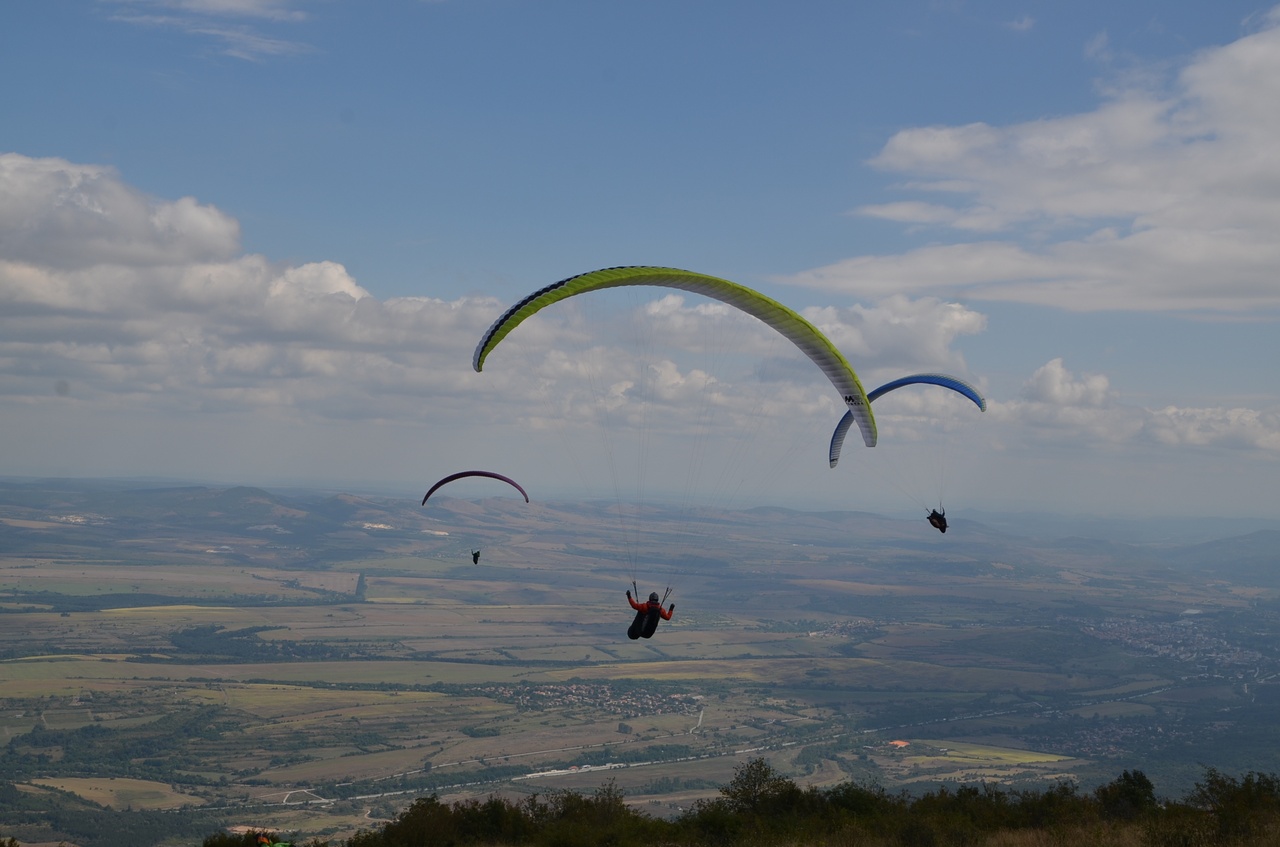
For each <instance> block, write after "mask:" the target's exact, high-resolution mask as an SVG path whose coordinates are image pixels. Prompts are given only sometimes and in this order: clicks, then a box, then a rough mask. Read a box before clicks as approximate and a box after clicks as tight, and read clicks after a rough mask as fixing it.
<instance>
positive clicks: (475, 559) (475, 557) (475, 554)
mask: <svg viewBox="0 0 1280 847" xmlns="http://www.w3.org/2000/svg"><path fill="white" fill-rule="evenodd" d="M471 564H473V565H478V564H480V551H479V550H472V551H471Z"/></svg>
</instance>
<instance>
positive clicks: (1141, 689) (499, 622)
mask: <svg viewBox="0 0 1280 847" xmlns="http://www.w3.org/2000/svg"><path fill="white" fill-rule="evenodd" d="M0 494H3V496H0V541H2V542H3V544H2V545H0V773H3V774H4V775H5V776H4V777H3V779H4V780H5V781H6V782H5V783H4V784H7V785H11V786H13V788H14V790H15V792H16V793H13V794H11V795H6V796H11V797H14V798H17V799H16V800H15V801H14V802H10V803H6V804H4V805H3V806H0V835H4V834H7V833H8V832H9V831H13V832H15V833H21V836H20V837H22V838H23V839H24V840H57V839H58V838H64V837H68V836H69V835H74V833H68V832H66V831H54V830H52V829H50V828H49V827H48V826H45V829H44V830H41V826H42V824H40V823H39V821H40V820H42V818H41V816H40V814H37V812H39V810H41V809H46V810H47V809H49V808H59V809H73V808H74V809H76V810H79V811H85V812H86V813H89V812H92V813H95V814H106V813H107V812H108V810H110V811H132V812H136V813H139V814H141V813H146V812H156V813H160V812H163V813H164V814H166V815H172V816H177V817H176V818H172V819H178V818H181V817H182V816H187V817H189V818H190V819H191V820H192V821H193V822H198V823H199V825H204V826H208V827H211V828H216V827H218V826H224V825H234V824H239V825H251V826H259V827H270V828H273V829H277V830H280V831H283V832H288V833H297V834H298V835H299V836H300V837H302V838H309V837H312V836H320V837H333V836H341V835H348V834H351V833H353V832H355V831H356V830H358V829H359V828H361V827H369V826H372V825H374V824H375V823H376V822H377V821H380V820H385V819H387V818H390V817H392V816H394V815H395V814H396V813H397V812H398V811H399V810H400V809H403V808H404V807H405V806H407V805H408V804H409V803H410V802H412V801H413V799H415V798H416V797H419V796H423V795H426V794H432V793H435V794H438V795H439V796H440V797H441V798H442V799H450V800H453V799H460V798H465V797H484V796H487V795H490V794H501V795H504V796H522V795H525V794H529V793H534V792H537V793H546V792H549V791H557V790H581V791H588V792H589V791H591V790H594V789H595V788H597V787H599V786H600V785H602V784H603V783H604V782H605V781H606V780H609V781H612V782H613V783H614V784H615V785H617V786H618V787H619V788H621V789H622V790H623V791H624V792H625V793H626V795H627V797H628V800H629V802H632V803H635V804H637V805H638V806H640V807H641V808H644V809H645V810H646V811H647V812H649V813H650V814H655V815H673V814H678V813H679V811H680V810H681V809H686V808H689V807H690V806H691V805H692V804H693V803H696V802H697V801H698V800H699V799H705V798H710V797H714V796H717V793H718V788H719V786H721V785H723V784H725V783H726V782H728V780H729V779H731V778H732V776H733V772H734V768H735V767H738V766H740V765H741V764H743V763H744V762H746V761H748V760H750V759H751V758H754V757H763V758H766V759H767V760H768V761H769V762H770V763H771V764H772V765H773V766H774V767H775V768H777V769H779V770H780V771H781V772H783V773H785V774H787V775H788V776H790V777H791V778H793V779H795V780H796V781H797V782H798V783H799V784H801V785H817V786H825V785H834V784H837V783H839V782H842V781H846V780H861V781H867V782H877V783H879V784H882V785H885V786H886V787H890V788H893V789H895V790H898V789H900V790H915V789H917V788H920V787H922V786H923V787H927V786H933V785H937V784H939V783H946V782H980V781H981V782H991V783H1001V784H1006V785H1015V786H1016V785H1028V784H1042V783H1046V782H1050V783H1051V782H1053V781H1058V780H1069V781H1074V782H1077V783H1079V784H1081V785H1084V786H1086V787H1087V786H1091V785H1095V784H1100V783H1102V782H1105V781H1109V780H1111V779H1113V778H1114V777H1115V776H1116V775H1117V774H1118V773H1119V772H1120V771H1121V770H1125V769H1133V768H1141V769H1143V770H1144V771H1145V772H1146V773H1147V774H1149V775H1150V776H1151V777H1152V779H1153V781H1154V782H1155V783H1156V785H1157V789H1158V790H1160V791H1162V792H1163V793H1165V794H1167V795H1170V796H1174V795H1181V794H1183V793H1185V792H1186V790H1187V789H1188V788H1189V787H1190V785H1191V784H1192V782H1193V781H1194V779H1195V778H1197V777H1198V776H1199V773H1200V772H1199V770H1198V768H1200V767H1202V766H1203V765H1205V764H1208V765H1213V766H1215V767H1219V768H1222V769H1225V770H1231V769H1245V768H1252V769H1257V770H1271V769H1274V766H1273V765H1268V764H1266V763H1265V759H1264V753H1265V751H1266V750H1267V749H1275V748H1274V746H1271V747H1270V748H1268V747H1267V745H1268V744H1273V743H1274V741H1275V740H1276V739H1274V738H1273V736H1274V734H1275V732H1276V731H1275V730H1274V729H1272V728H1271V724H1272V723H1273V721H1271V720H1270V718H1269V716H1270V715H1271V714H1272V713H1273V712H1272V710H1273V708H1274V706H1275V705H1276V702H1277V699H1280V698H1277V697H1276V696H1275V694H1276V692H1277V691H1278V690H1280V687H1278V686H1277V685H1276V683H1277V681H1280V654H1278V653H1277V642H1276V639H1275V638H1274V637H1273V636H1274V634H1275V633H1276V632H1277V630H1278V629H1280V587H1278V586H1277V585H1276V584H1275V582H1274V581H1273V580H1269V579H1268V578H1267V577H1266V571H1265V569H1263V568H1260V567H1259V566H1258V560H1259V557H1263V559H1264V560H1265V556H1266V555H1267V552H1266V551H1268V550H1271V549H1275V548H1274V547H1270V546H1268V544H1269V543H1270V540H1271V539H1270V538H1269V537H1268V538H1265V539H1262V540H1261V541H1259V542H1258V543H1257V544H1256V545H1255V546H1249V545H1247V544H1241V545H1237V546H1238V549H1239V551H1240V552H1238V553H1237V554H1236V556H1237V565H1236V566H1235V567H1234V569H1233V566H1232V562H1230V561H1225V560H1224V559H1223V557H1222V556H1221V555H1220V554H1221V550H1220V549H1219V550H1217V551H1216V552H1211V551H1205V552H1204V554H1203V555H1204V556H1205V557H1206V558H1205V559H1204V560H1203V561H1201V560H1196V559H1195V551H1194V550H1192V549H1191V548H1178V549H1173V548H1166V549H1161V548H1154V547H1144V546H1139V545H1121V544H1107V545H1101V546H1100V545H1074V546H1073V545H1072V544H1062V543H1045V542H1033V541H1031V540H1029V539H1025V538H1020V537H1016V536H1010V535H1007V534H1003V533H1001V532H997V531H995V530H992V529H990V528H988V527H984V526H982V525H980V524H966V523H964V522H963V521H959V520H958V521H956V522H955V523H954V524H953V529H952V531H951V532H949V533H948V535H947V536H945V538H943V537H942V536H939V535H937V534H936V533H931V534H928V535H926V534H925V532H927V530H928V528H927V527H923V528H922V526H916V525H915V523H914V522H904V521H895V520H890V519H887V518H879V517H876V516H870V515H864V514H857V513H824V514H822V515H813V514H804V513H794V512H786V511H783V510H751V511H749V512H741V513H733V512H726V513H722V514H717V515H715V525H716V526H717V527H718V528H719V529H718V530H717V531H718V532H719V533H720V537H721V539H722V540H721V541H718V542H716V543H714V544H712V543H709V542H707V541H706V540H705V536H704V537H703V540H702V541H700V545H699V547H698V551H697V555H696V556H695V555H690V554H689V552H688V545H687V532H686V531H685V530H684V529H683V528H682V524H681V519H680V517H679V516H678V515H676V514H675V513H673V512H670V511H665V510H663V509H661V508H659V507H654V508H652V509H651V510H649V513H648V514H647V515H646V518H645V521H646V522H645V526H646V528H647V531H646V534H645V536H644V539H643V542H642V545H641V546H642V547H643V548H644V549H645V551H646V556H648V558H649V559H651V560H652V561H653V562H655V563H657V564H655V566H654V575H652V576H649V577H648V578H649V579H650V581H651V582H652V583H653V584H650V585H645V584H643V580H642V581H641V584H639V585H638V586H637V587H638V589H639V591H641V592H642V593H647V592H648V591H649V590H653V589H654V588H657V589H659V590H661V589H662V588H664V587H665V586H666V585H667V584H670V585H671V586H672V588H673V589H674V593H673V594H672V599H673V600H674V601H675V602H676V603H677V610H676V615H675V618H674V619H673V620H672V621H671V622H669V623H663V624H662V625H661V626H660V627H659V630H658V633H657V634H656V635H655V637H654V638H652V639H648V640H643V639H642V640H639V641H630V640H629V639H627V638H626V635H625V630H626V627H627V625H628V624H629V623H630V618H631V615H632V612H631V610H630V609H629V608H628V607H627V605H626V602H625V598H624V596H623V591H624V590H625V589H627V588H630V587H631V576H632V574H631V573H630V572H629V570H628V567H627V566H626V565H624V564H620V563H619V562H617V561H611V560H610V559H611V554H610V550H611V549H612V548H611V545H615V544H616V540H615V539H614V538H613V537H612V536H611V530H610V523H609V521H608V520H606V519H602V515H606V513H607V511H608V509H607V507H606V506H602V505H600V504H591V503H567V504H546V505H543V504H538V505H530V506H526V504H524V503H523V502H521V503H519V504H518V507H517V505H516V504H515V503H513V501H511V500H510V499H495V500H486V501H476V502H472V501H453V500H449V499H447V498H444V499H442V501H441V503H440V504H439V505H438V506H437V507H436V508H435V509H433V513H432V514H431V515H429V516H428V515H424V514H423V512H422V510H420V509H418V508H415V507H416V505H417V504H414V503H404V502H400V501H397V500H394V499H390V498H388V499H378V498H370V497H352V496H349V495H337V496H332V497H330V496H323V497H322V496H320V495H317V496H315V497H312V498H307V497H301V496H292V497H286V496H284V495H274V494H270V493H268V492H264V491H260V490H258V489H231V490H225V489H208V488H201V487H195V488H190V489H168V490H161V489H156V490H142V491H135V490H111V489H108V490H101V489H93V488H86V489H84V490H77V489H74V488H73V489H72V490H70V491H68V490H59V491H58V492H57V496H56V497H54V496H53V494H51V493H50V492H47V491H45V492H43V493H42V491H41V490H39V489H38V487H36V488H31V487H28V488H20V489H19V490H16V491H8V492H7V493H6V492H5V490H4V489H0ZM77 498H79V499H77ZM1082 548H1085V549H1082ZM473 549H481V550H482V551H483V555H482V558H481V561H480V563H479V564H475V565H473V564H472V563H471V561H470V551H471V550H473ZM1099 549H1101V550H1102V552H1099ZM1271 555H1274V554H1271ZM1209 557H1212V558H1209ZM658 575H660V577H661V578H660V579H659V577H658ZM638 576H642V577H643V576H645V575H638ZM1260 751H1262V752H1260ZM27 809H29V810H30V814H28V813H27V811H24V810H27ZM95 810H97V811H95ZM41 814H43V813H41ZM44 819H46V820H47V818H44ZM36 836H50V837H49V838H44V837H36ZM78 843H79V842H78ZM86 847H92V845H86Z"/></svg>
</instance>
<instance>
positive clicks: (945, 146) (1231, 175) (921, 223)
mask: <svg viewBox="0 0 1280 847" xmlns="http://www.w3.org/2000/svg"><path fill="white" fill-rule="evenodd" d="M1277 23H1280V15H1278V14H1277V13H1276V12H1273V13H1271V14H1270V15H1269V16H1268V17H1267V19H1266V26H1265V28H1263V29H1262V30H1260V31H1258V32H1256V33H1254V34H1251V35H1249V36H1246V37H1244V38H1242V39H1240V40H1238V41H1236V42H1234V43H1232V44H1229V45H1226V46H1224V47H1219V48H1214V49H1210V50H1205V51H1203V52H1201V53H1199V54H1197V55H1195V56H1194V57H1192V58H1191V60H1190V61H1189V62H1188V63H1187V65H1186V66H1185V67H1184V68H1183V70H1182V71H1181V73H1180V74H1178V76H1177V78H1176V80H1175V81H1174V83H1173V84H1172V85H1171V86H1169V87H1168V90H1166V91H1164V92H1157V91H1153V90H1152V88H1151V86H1150V83H1149V80H1146V79H1144V80H1142V81H1139V80H1138V78H1137V77H1136V76H1134V75H1128V76H1126V78H1125V82H1124V83H1123V84H1121V85H1117V86H1115V87H1114V88H1113V89H1112V90H1110V91H1109V92H1108V94H1107V100H1106V102H1104V103H1103V104H1102V105H1101V106H1099V108H1098V109H1096V110H1094V111H1093V112H1089V113H1084V114H1078V115H1066V116H1061V117H1053V118H1045V119H1043V120H1038V121H1032V122H1028V123H1024V124H1015V125H1011V126H1007V127H998V126H991V125H988V124H984V123H973V124H968V125H965V126H935V127H921V128H916V129H909V130H904V131H902V132H899V133H898V134H897V135H895V136H894V137H893V138H891V139H890V140H889V142H888V143H887V144H886V145H885V147H884V149H883V150H882V151H881V153H880V154H879V155H878V156H877V157H876V158H875V159H874V160H873V164H874V165H875V166H877V167H879V168H881V169H884V170H886V171H890V172H894V173H898V174H901V175H903V177H904V180H905V181H904V182H903V183H902V185H901V188H902V189H903V190H907V191H912V192H917V193H927V194H931V195H934V196H935V197H936V198H937V199H934V200H930V201H920V200H906V201H900V202H893V203H886V204H879V205H868V206H865V207H863V208H861V209H860V210H859V212H860V213H862V214H866V215H869V216H873V217H878V218H882V219H887V220H894V221H898V222H902V223H906V224H910V225H912V226H914V227H939V228H942V229H941V231H942V232H948V231H949V232H950V233H952V234H953V237H954V238H958V239H959V241H957V242H956V243H951V244H945V243H936V244H933V245H929V246H926V247H920V248H918V249H915V250H911V251H908V252H906V253H903V254H901V255H869V256H859V257H855V258H851V259H847V260H844V261H841V262H837V263H835V264H832V265H829V266H826V267H822V268H817V269H814V270H811V271H808V272H805V273H802V274H797V275H796V276H794V277H792V278H791V280H790V281H791V282H792V283H794V284H797V285H804V286H808V287H812V288H817V289H822V290H827V291H839V292H842V293H847V294H851V295H854V296H873V297H879V296H884V295H885V294H887V293H890V292H899V293H915V294H921V293H938V294H941V293H944V292H950V295H949V296H956V295H963V296H966V297H971V298H978V299H990V300H1006V301H1016V302H1025V303H1037V304H1042V305H1049V306H1055V307H1059V308H1065V309H1072V310H1103V309H1117V310H1141V311H1169V310H1197V311H1228V312H1230V311H1234V312H1242V311H1256V310H1270V311H1274V310H1276V309H1277V308H1280V284H1278V283H1277V281H1276V277H1275V273H1274V269H1275V268H1276V267H1277V266H1280V239H1277V238H1275V233H1276V232H1277V231H1280V145H1277V144H1276V143H1275V138H1276V137H1277V135H1278V134H1280V110H1277V109H1275V108H1274V106H1273V104H1274V103H1276V102H1280V26H1277ZM1098 50H1105V39H1104V40H1103V41H1102V42H1100V46H1099V45H1095V49H1094V52H1095V53H1097V52H1098ZM1001 235H1003V236H1004V237H1000V236H1001ZM975 236H979V237H980V240H974V238H975Z"/></svg>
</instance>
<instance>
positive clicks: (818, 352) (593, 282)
mask: <svg viewBox="0 0 1280 847" xmlns="http://www.w3.org/2000/svg"><path fill="white" fill-rule="evenodd" d="M626 285H653V286H658V287H661V288H675V289H679V290H681V291H688V292H690V293H693V294H700V295H702V296H703V297H710V298H711V299H713V300H719V301H720V302H721V303H726V304H728V305H730V306H733V307H734V308H736V309H740V310H742V311H744V312H746V313H747V314H749V315H751V316H753V317H755V318H758V319H760V320H761V321H763V322H764V323H766V324H768V325H769V326H770V327H772V328H773V329H775V330H777V331H778V332H779V333H781V334H782V335H783V336H784V337H785V338H787V339H788V340H789V341H791V342H792V343H793V344H795V345H796V346H797V347H799V348H800V350H801V351H803V352H804V354H805V355H806V356H808V357H809V359H810V360H811V361H812V362H813V363H814V364H816V365H817V366H818V367H819V368H820V369H821V370H822V372H823V373H824V374H825V375H826V377H827V379H828V380H830V381H831V384H832V385H834V386H835V387H836V390H837V391H839V392H840V397H841V399H843V400H844V402H845V405H846V406H848V407H849V411H848V412H847V413H846V416H847V417H849V419H850V420H851V421H857V423H858V428H859V429H860V430H861V431H862V440H863V441H864V442H866V445H867V446H868V447H874V446H875V443H876V422H875V418H874V417H873V416H872V414H871V401H870V400H869V399H867V393H866V391H865V390H864V389H863V388H862V383H861V382H859V381H858V375H857V374H856V373H854V371H853V367H852V366H850V364H849V362H848V361H847V360H846V359H845V358H844V356H843V355H842V354H841V353H840V351H839V350H838V349H837V348H836V346H835V345H834V344H832V343H831V341H830V340H829V339H828V338H827V337H826V336H825V335H823V334H822V331H821V330H819V329H818V328H817V327H816V326H814V325H813V324H811V323H810V322H809V321H807V320H805V318H803V317H802V316H801V315H800V314H799V313H797V312H795V311H793V310H791V309H789V308H787V307H786V306H784V305H782V304H781V303H779V302H778V301H776V300H773V299H771V298H769V297H766V296H765V295H763V294H761V293H760V292H758V291H754V290H752V289H750V288H747V287H746V286H744V285H739V284H737V283H736V282H730V281H729V280H727V279H720V278H719V277H714V276H707V275H706V274H700V273H694V272H693V271H682V270H679V269H678V268H660V267H644V266H632V267H619V268H604V269H603V270H598V271H591V272H590V273H585V274H580V275H578V276H573V277H569V278H568V279H564V280H561V281H560V282H557V283H555V284H553V285H548V286H547V287H546V288H542V289H539V290H538V291H535V292H534V293H532V294H530V295H529V296H528V297H526V298H524V299H523V300H521V301H520V302H518V303H516V304H515V305H514V306H512V307H511V308H510V309H508V310H507V311H506V312H505V313H503V315H502V316H501V317H499V318H498V319H497V320H496V321H494V323H493V326H491V327H489V329H488V331H487V332H485V334H484V336H483V337H482V338H481V339H480V343H479V344H478V345H476V351H475V355H474V356H473V357H472V360H471V364H472V366H473V367H474V368H475V369H476V370H477V371H480V370H482V369H483V368H484V360H485V358H486V357H487V356H488V355H489V354H490V353H491V352H492V351H493V349H494V348H495V347H497V346H498V343H499V342H500V341H502V339H504V338H506V337H507V335H508V334H509V333H510V332H511V331H512V330H513V329H515V328H516V327H517V326H519V325H520V323H521V322H522V321H524V319H525V318H527V317H529V316H530V315H533V314H534V313H536V312H538V311H540V310H542V309H544V308H546V307H547V306H550V305H552V304H553V303H558V302H560V301H561V300H564V299H567V298H569V297H572V296H574V295H575V294H585V293H587V292H589V291H599V290H601V289H605V288H619V287H622V286H626Z"/></svg>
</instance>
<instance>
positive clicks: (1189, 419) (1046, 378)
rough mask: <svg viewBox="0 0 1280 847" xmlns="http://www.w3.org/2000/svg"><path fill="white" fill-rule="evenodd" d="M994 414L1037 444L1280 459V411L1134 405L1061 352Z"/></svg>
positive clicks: (995, 407) (993, 406)
mask: <svg viewBox="0 0 1280 847" xmlns="http://www.w3.org/2000/svg"><path fill="white" fill-rule="evenodd" d="M990 413H991V415H992V417H993V418H994V419H995V421H996V422H997V423H999V424H1001V425H1004V426H1009V427H1013V428H1014V429H1016V431H1019V432H1021V433H1023V434H1024V435H1025V437H1026V438H1027V440H1028V443H1031V444H1034V443H1036V442H1041V443H1048V444H1055V445H1060V446H1072V447H1088V446H1106V447H1110V448H1116V447H1122V446H1131V447H1132V446H1142V445H1147V446H1160V447H1175V448H1208V447H1219V448H1226V449H1230V450H1248V451H1254V452H1257V453H1259V454H1260V455H1261V456H1264V457H1268V458H1272V459H1280V410H1276V409H1273V410H1271V411H1259V410H1255V409H1244V408H1220V407H1207V408H1185V407H1176V406H1167V407H1165V408H1161V409H1148V408H1144V407H1141V406H1135V405H1132V404H1127V403H1125V402H1123V400H1122V399H1121V398H1120V396H1119V395H1118V394H1117V392H1115V391H1114V390H1113V389H1112V387H1111V382H1110V380H1109V379H1108V377H1107V376H1106V375H1104V374H1091V373H1085V374H1076V373H1074V372H1072V371H1071V370H1069V369H1068V368H1067V367H1066V365H1065V364H1064V362H1063V360H1062V359H1060V358H1059V359H1053V360H1051V361H1049V362H1047V363H1046V364H1044V365H1043V366H1041V367H1040V368H1037V369H1036V371H1035V372H1034V373H1032V375H1031V376H1030V378H1028V379H1027V380H1026V382H1025V383H1024V384H1023V386H1022V391H1021V393H1020V396H1019V397H1018V398H1017V399H1014V400H1009V401H1005V402H997V403H993V404H991V406H990Z"/></svg>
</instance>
